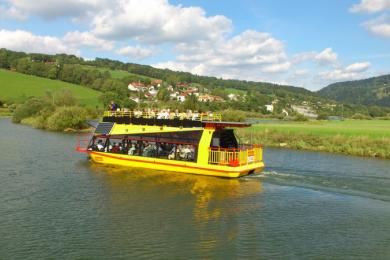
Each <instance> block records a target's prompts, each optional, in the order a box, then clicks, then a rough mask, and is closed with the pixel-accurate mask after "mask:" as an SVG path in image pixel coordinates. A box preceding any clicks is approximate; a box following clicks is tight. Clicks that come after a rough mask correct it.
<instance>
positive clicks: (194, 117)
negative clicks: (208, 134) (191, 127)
mask: <svg viewBox="0 0 390 260" xmlns="http://www.w3.org/2000/svg"><path fill="white" fill-rule="evenodd" d="M192 120H194V121H195V120H199V113H198V111H195V112H194V113H193V114H192Z"/></svg>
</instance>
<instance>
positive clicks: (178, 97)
mask: <svg viewBox="0 0 390 260" xmlns="http://www.w3.org/2000/svg"><path fill="white" fill-rule="evenodd" d="M177 100H178V101H180V102H184V101H186V95H185V94H180V95H178V96H177Z"/></svg>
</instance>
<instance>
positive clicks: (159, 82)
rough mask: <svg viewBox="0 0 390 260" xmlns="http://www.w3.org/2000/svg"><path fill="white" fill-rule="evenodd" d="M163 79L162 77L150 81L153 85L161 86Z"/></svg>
mask: <svg viewBox="0 0 390 260" xmlns="http://www.w3.org/2000/svg"><path fill="white" fill-rule="evenodd" d="M162 83H163V81H162V80H161V79H154V80H152V82H151V83H150V84H151V85H152V86H156V87H158V88H159V87H161V85H162Z"/></svg>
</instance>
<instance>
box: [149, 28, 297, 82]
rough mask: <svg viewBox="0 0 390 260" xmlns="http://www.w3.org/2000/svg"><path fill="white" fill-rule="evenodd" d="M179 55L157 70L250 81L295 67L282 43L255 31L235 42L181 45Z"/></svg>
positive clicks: (244, 34)
mask: <svg viewBox="0 0 390 260" xmlns="http://www.w3.org/2000/svg"><path fill="white" fill-rule="evenodd" d="M175 51H176V52H177V53H178V56H177V59H176V60H175V61H169V62H162V63H158V64H155V66H157V67H160V68H170V69H174V70H184V71H190V72H192V73H195V74H200V75H213V76H218V77H223V78H240V79H248V80H258V79H259V78H263V77H264V75H265V74H269V73H282V72H285V71H286V70H288V69H289V68H290V66H291V63H290V62H289V61H288V58H287V55H286V53H285V50H284V44H283V43H282V42H281V41H279V40H277V39H275V38H273V37H272V36H271V35H270V34H268V33H262V32H257V31H252V30H248V31H245V32H243V33H241V34H239V35H237V36H234V37H232V38H226V37H221V38H220V39H218V40H217V41H201V42H196V43H181V44H178V45H177V46H176V48H175ZM268 78H270V77H268ZM270 80H271V79H270Z"/></svg>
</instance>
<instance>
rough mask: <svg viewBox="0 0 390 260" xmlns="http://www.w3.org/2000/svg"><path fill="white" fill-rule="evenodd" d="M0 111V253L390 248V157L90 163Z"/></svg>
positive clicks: (212, 254)
mask: <svg viewBox="0 0 390 260" xmlns="http://www.w3.org/2000/svg"><path fill="white" fill-rule="evenodd" d="M75 139H76V138H75V135H73V134H61V133H52V132H47V131H41V130H36V129H32V128H29V127H26V126H22V125H15V124H12V123H11V122H10V121H9V120H8V119H0V147H1V149H0V177H1V181H0V236H1V237H0V258H1V259H47V258H49V259H114V258H118V259H119V258H122V259H130V258H147V259H149V258H158V259H177V258H179V259H183V258H185V259H187V258H224V259H230V258H254V259H258V258H294V259H312V258H322V259H324V258H327V259H329V258H338V259H347V258H350V259H352V258H353V259H357V258H362V259H365V258H374V259H389V258H390V161H385V160H376V159H366V158H358V157H350V156H342V155H332V154H326V153H312V152H300V151H292V150H279V149H267V150H266V152H265V162H266V164H267V168H266V169H265V171H264V173H263V174H258V175H252V176H248V177H244V178H241V179H235V180H228V179H220V178H214V177H203V176H196V175H190V174H179V173H168V172H158V171H143V170H138V169H124V168H115V167H105V166H100V165H95V164H91V163H89V162H88V161H87V159H86V157H85V155H83V154H77V153H75V152H74V145H75Z"/></svg>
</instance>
